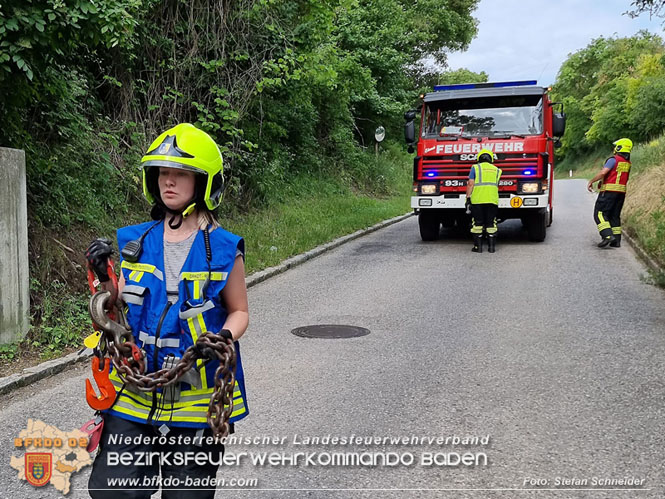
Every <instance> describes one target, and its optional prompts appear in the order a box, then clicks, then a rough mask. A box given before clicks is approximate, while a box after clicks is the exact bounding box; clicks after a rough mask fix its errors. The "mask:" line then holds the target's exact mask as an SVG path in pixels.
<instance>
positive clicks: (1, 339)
mask: <svg viewBox="0 0 665 499" xmlns="http://www.w3.org/2000/svg"><path fill="white" fill-rule="evenodd" d="M28 277H29V274H28V209H27V199H26V190H25V153H24V152H23V151H19V150H17V149H6V148H3V147H0V344H4V343H10V342H12V341H15V340H19V339H21V338H23V337H24V336H25V335H26V333H27V332H28V329H29V328H30V319H29V317H30V316H29V312H30V290H29V278H28Z"/></svg>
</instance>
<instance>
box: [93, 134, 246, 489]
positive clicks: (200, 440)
mask: <svg viewBox="0 0 665 499" xmlns="http://www.w3.org/2000/svg"><path fill="white" fill-rule="evenodd" d="M141 163H142V166H143V193H144V195H145V197H146V199H147V200H148V201H149V202H150V203H151V204H152V205H153V208H152V213H151V215H152V218H153V221H151V222H146V223H143V224H139V225H133V226H129V227H123V228H121V229H118V233H117V236H118V247H119V249H120V250H121V251H120V255H121V258H120V262H121V264H120V267H121V275H120V279H119V284H118V287H119V291H120V293H121V297H122V300H123V301H124V303H125V304H126V307H127V308H126V309H127V322H128V324H129V326H130V327H131V330H132V334H133V336H134V339H133V341H134V342H135V343H136V345H137V346H138V347H139V348H141V350H143V351H144V353H145V359H144V360H145V367H146V372H145V373H146V374H149V373H153V372H156V371H160V370H162V369H164V368H168V367H169V366H172V365H174V364H176V363H177V362H176V361H177V360H178V359H182V358H183V355H184V354H185V352H187V351H190V352H191V349H190V347H193V345H194V344H195V343H196V341H197V338H198V337H200V336H201V335H202V334H204V333H213V334H218V335H219V336H222V337H224V338H226V339H227V340H231V341H233V344H234V346H235V350H236V369H235V381H234V386H233V390H232V393H233V395H232V396H233V408H232V413H231V415H230V420H229V422H230V423H232V424H233V423H235V422H236V421H238V420H240V419H242V418H244V417H245V416H247V415H248V413H249V408H248V406H247V397H246V393H245V383H244V375H243V369H242V361H241V358H240V350H239V344H238V339H239V338H240V337H241V336H242V335H243V334H244V333H245V331H246V329H247V325H248V321H249V312H248V305H247V289H246V287H245V271H244V241H243V239H242V238H241V237H239V236H237V235H235V234H232V233H230V232H227V231H226V230H224V229H223V228H222V227H220V224H219V223H218V222H217V220H216V218H215V216H214V214H213V210H214V209H215V208H217V206H218V205H219V203H220V201H221V197H222V191H223V188H222V187H223V182H222V171H223V164H222V155H221V153H220V151H219V148H218V147H217V144H215V141H214V140H213V139H212V137H210V136H209V135H208V134H207V133H205V132H204V131H202V130H199V129H198V128H196V127H194V126H193V125H190V124H189V123H182V124H180V125H177V126H175V127H173V128H171V129H169V130H167V131H166V132H164V133H163V134H161V135H160V136H159V137H158V138H157V139H156V140H155V141H154V142H153V143H152V145H151V146H150V147H149V148H148V151H147V152H146V155H145V156H144V157H143V158H142V160H141ZM111 252H112V250H111V241H109V240H100V239H98V240H96V241H93V243H92V244H91V245H90V247H89V248H88V252H87V254H86V256H87V258H88V261H89V262H90V263H91V264H92V266H93V268H94V269H95V272H96V273H97V275H98V277H99V279H100V281H108V280H109V275H108V274H107V273H106V268H107V259H108V256H109V255H110V254H111ZM197 362H198V364H197V367H196V368H192V369H190V370H189V371H187V372H185V373H182V376H181V377H180V379H179V381H176V383H174V384H173V385H170V386H168V387H158V389H157V391H153V392H151V391H143V390H141V387H140V386H136V385H134V384H133V383H131V382H128V383H126V384H125V383H123V380H122V378H121V377H120V376H118V373H117V372H116V371H115V370H114V371H113V372H112V373H111V375H110V376H109V378H110V381H111V382H112V383H113V385H114V386H115V389H116V393H117V396H116V399H115V402H114V403H113V405H112V406H111V407H110V408H109V409H106V410H104V411H102V414H101V417H102V418H103V428H102V435H101V445H100V453H99V454H98V455H97V458H96V459H95V462H94V464H93V468H92V473H91V475H90V481H89V489H90V495H91V497H93V498H113V499H120V498H137V497H150V495H151V494H153V493H154V492H156V491H157V489H159V484H160V482H159V481H155V480H154V477H159V475H160V474H161V479H162V480H161V484H162V489H163V491H162V496H161V497H163V498H176V497H177V498H193V497H196V498H197V499H203V498H209V499H212V497H213V496H214V494H215V491H214V488H213V489H211V488H210V487H209V486H203V485H198V484H203V483H205V482H206V481H208V482H209V481H210V480H214V478H215V475H216V473H217V470H218V468H219V465H220V456H221V454H222V453H223V451H224V447H223V446H222V445H221V443H220V442H218V441H215V440H214V439H213V438H212V432H211V429H210V428H209V427H208V423H207V416H208V405H209V403H210V399H211V396H212V395H213V388H214V386H215V381H216V376H217V373H216V370H217V368H218V367H219V365H220V363H219V361H218V360H216V359H209V360H207V361H204V360H203V359H200V360H198V361H197ZM130 437H131V442H127V441H126V439H130ZM119 453H128V455H131V456H132V458H137V457H140V456H142V455H148V454H149V453H151V454H153V455H157V456H161V457H164V456H166V457H167V459H164V460H163V461H162V460H161V457H160V459H155V460H153V461H151V463H150V465H146V466H140V465H138V466H113V465H112V459H111V457H112V456H113V455H117V454H119ZM186 453H192V454H193V453H199V454H200V455H203V456H205V457H204V458H203V459H202V460H201V461H197V462H196V463H194V462H187V463H185V464H182V463H181V464H178V463H176V462H175V461H174V460H173V459H168V456H174V455H176V454H177V455H185V454H186ZM199 454H197V455H199ZM109 463H111V464H109ZM112 478H121V479H122V478H125V479H129V480H133V481H135V482H136V484H135V485H133V486H132V487H126V486H125V485H119V484H118V483H119V482H111V479H112ZM187 479H190V480H192V481H193V482H194V483H195V485H192V486H190V487H188V488H189V489H190V490H185V491H184V490H173V489H183V488H185V487H184V486H183V484H184V483H185V480H187ZM114 483H115V485H114ZM169 483H170V484H171V485H170V486H169V485H167V484H169ZM177 483H179V485H177ZM114 487H115V488H114ZM133 489H134V490H133ZM137 489H140V490H137ZM194 489H199V490H194Z"/></svg>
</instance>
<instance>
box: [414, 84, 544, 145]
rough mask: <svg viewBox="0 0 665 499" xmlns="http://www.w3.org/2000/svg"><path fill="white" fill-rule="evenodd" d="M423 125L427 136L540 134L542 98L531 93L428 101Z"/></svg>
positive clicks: (423, 134) (507, 136)
mask: <svg viewBox="0 0 665 499" xmlns="http://www.w3.org/2000/svg"><path fill="white" fill-rule="evenodd" d="M423 124H424V126H423V130H422V136H423V137H424V138H435V137H437V138H438V137H448V138H451V139H452V138H453V137H497V138H498V137H501V138H510V137H511V136H514V135H518V136H524V135H540V134H542V133H543V99H542V96H538V95H536V96H533V95H531V96H509V97H505V96H504V97H500V98H496V97H494V98H493V97H485V98H482V99H454V100H441V101H433V102H428V103H427V104H426V105H425V119H424V121H423Z"/></svg>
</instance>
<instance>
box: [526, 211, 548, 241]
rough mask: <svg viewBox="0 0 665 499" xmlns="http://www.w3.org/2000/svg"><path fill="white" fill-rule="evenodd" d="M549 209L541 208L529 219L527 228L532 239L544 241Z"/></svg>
mask: <svg viewBox="0 0 665 499" xmlns="http://www.w3.org/2000/svg"><path fill="white" fill-rule="evenodd" d="M547 221H548V216H547V210H539V211H538V213H534V214H533V215H531V216H530V217H529V218H528V219H527V220H526V222H527V226H526V230H527V232H528V233H529V239H530V240H531V241H536V242H539V243H540V242H542V241H544V240H545V236H546V235H547Z"/></svg>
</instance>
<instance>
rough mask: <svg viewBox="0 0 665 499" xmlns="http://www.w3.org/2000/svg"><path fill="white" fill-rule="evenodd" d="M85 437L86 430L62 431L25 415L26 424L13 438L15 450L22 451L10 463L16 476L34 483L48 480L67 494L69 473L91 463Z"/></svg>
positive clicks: (86, 435)
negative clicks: (26, 417)
mask: <svg viewBox="0 0 665 499" xmlns="http://www.w3.org/2000/svg"><path fill="white" fill-rule="evenodd" d="M87 441H88V434H87V433H85V432H83V431H81V430H78V429H76V430H71V431H62V430H60V429H59V428H57V427H56V426H52V425H48V424H46V423H44V422H43V421H39V420H37V419H28V424H27V428H26V429H24V430H21V432H20V433H19V435H18V438H16V439H15V440H14V452H15V453H16V452H17V451H22V454H21V455H20V456H16V455H12V457H11V460H10V463H9V465H10V466H11V467H12V468H14V469H15V470H16V471H18V476H17V478H18V479H19V480H26V481H27V482H28V483H30V484H31V485H33V486H34V487H43V486H45V485H48V484H49V483H50V484H51V485H53V487H55V488H56V489H57V490H59V491H60V492H62V493H63V494H64V495H67V494H68V493H69V491H70V479H71V476H72V474H74V473H77V472H79V471H81V469H82V468H85V467H86V466H88V465H89V464H92V461H93V456H91V455H90V453H89V452H88V451H87V450H86V445H87ZM57 443H59V444H60V445H56V444H57ZM17 444H20V445H17Z"/></svg>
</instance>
